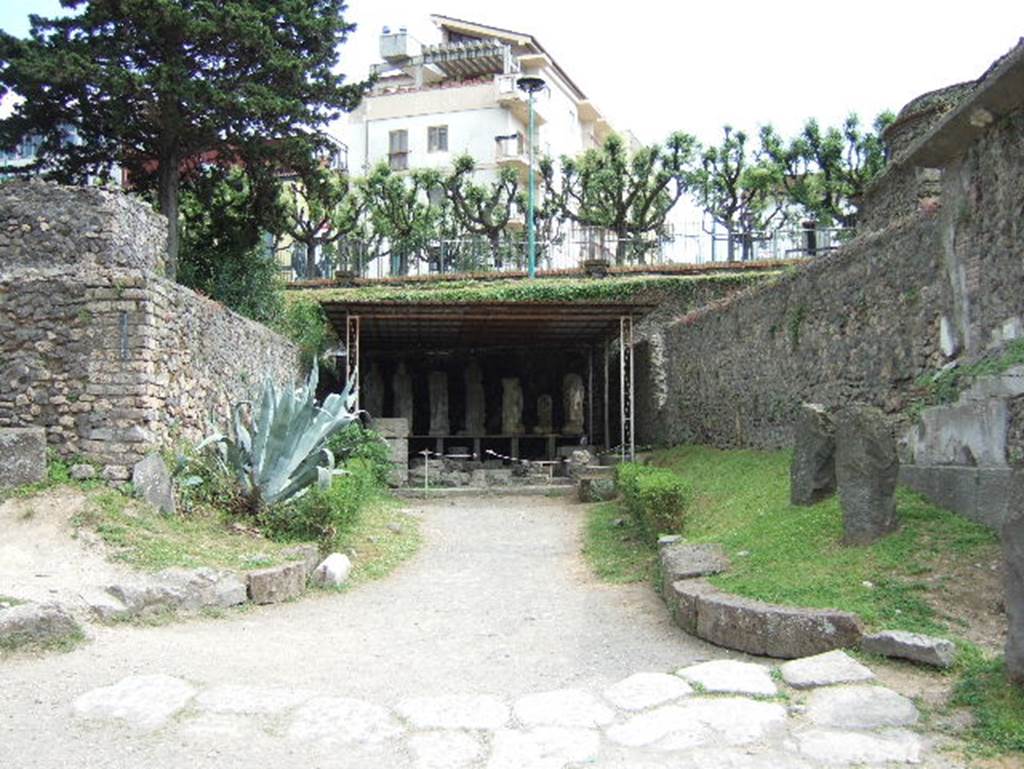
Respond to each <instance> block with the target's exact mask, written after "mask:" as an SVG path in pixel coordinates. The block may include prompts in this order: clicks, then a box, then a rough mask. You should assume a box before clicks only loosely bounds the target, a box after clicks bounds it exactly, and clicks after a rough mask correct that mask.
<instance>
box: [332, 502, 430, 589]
mask: <svg viewBox="0 0 1024 769" xmlns="http://www.w3.org/2000/svg"><path fill="white" fill-rule="evenodd" d="M421 542H422V537H421V535H420V528H419V521H418V520H417V519H416V518H414V517H413V516H411V515H407V514H405V513H403V512H402V511H401V504H400V503H399V502H398V501H397V500H395V499H393V498H391V497H387V496H378V497H376V498H374V499H373V500H371V501H370V502H369V503H368V504H367V505H366V506H365V507H364V508H363V511H362V514H361V515H360V516H359V520H358V521H357V522H356V523H355V525H354V526H353V527H352V528H351V529H350V530H349V531H347V532H346V533H345V535H344V538H343V539H342V541H341V543H340V545H341V550H342V551H344V552H348V553H349V554H350V555H351V557H352V576H351V578H350V579H349V581H348V582H347V583H346V585H345V587H346V588H348V587H354V586H356V585H361V584H363V583H365V582H371V581H372V580H375V579H381V578H382V577H386V576H387V575H388V574H390V573H391V572H392V571H394V570H395V568H397V567H398V565H399V564H400V563H402V562H403V561H405V560H407V559H409V558H411V557H412V556H413V554H414V553H415V552H416V551H417V550H418V549H419V546H420V543H421Z"/></svg>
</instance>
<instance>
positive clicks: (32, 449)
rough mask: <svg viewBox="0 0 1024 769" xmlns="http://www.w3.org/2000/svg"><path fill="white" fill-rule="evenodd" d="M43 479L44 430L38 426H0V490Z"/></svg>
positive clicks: (44, 475) (44, 460)
mask: <svg viewBox="0 0 1024 769" xmlns="http://www.w3.org/2000/svg"><path fill="white" fill-rule="evenodd" d="M45 479H46V431H45V430H43V428H41V427H0V488H4V487H15V486H24V485H26V484H29V483H39V482H40V481H43V480H45Z"/></svg>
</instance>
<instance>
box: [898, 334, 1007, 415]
mask: <svg viewBox="0 0 1024 769" xmlns="http://www.w3.org/2000/svg"><path fill="white" fill-rule="evenodd" d="M1020 365H1024V339H1015V340H1014V341H1012V342H1010V343H1009V344H1007V345H1006V346H1005V347H1003V348H1001V349H1000V350H998V351H996V352H994V353H989V354H987V355H985V356H984V357H983V358H980V359H979V360H977V361H975V362H974V363H968V364H965V365H963V366H956V367H954V368H950V369H946V370H944V371H938V372H936V373H934V374H925V375H923V376H921V377H919V378H918V380H917V381H916V382H915V383H914V384H915V388H916V391H917V397H916V398H914V400H913V401H911V404H910V408H909V410H910V412H911V413H912V414H914V415H917V414H920V412H921V410H922V409H924V408H927V407H928V406H937V405H941V404H944V403H953V402H954V401H956V400H957V399H958V398H959V397H960V393H962V392H963V391H964V390H966V389H967V388H968V387H970V386H971V384H972V383H973V382H974V381H975V380H976V379H978V378H979V377H983V376H992V375H995V374H1001V373H1003V372H1004V371H1006V370H1007V369H1009V368H1011V367H1013V366H1020Z"/></svg>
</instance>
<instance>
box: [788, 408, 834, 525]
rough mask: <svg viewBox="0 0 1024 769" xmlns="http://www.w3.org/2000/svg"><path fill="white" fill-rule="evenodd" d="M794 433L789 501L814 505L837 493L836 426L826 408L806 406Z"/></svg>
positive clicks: (800, 411)
mask: <svg viewBox="0 0 1024 769" xmlns="http://www.w3.org/2000/svg"><path fill="white" fill-rule="evenodd" d="M793 432H794V441H793V464H792V465H791V466H790V471H789V481H790V482H789V499H790V502H791V503H792V504H794V505H813V504H814V503H816V502H820V501H821V500H823V499H826V498H828V497H830V496H832V495H833V494H835V491H836V462H835V451H836V440H835V426H834V425H833V423H832V417H831V416H829V414H828V412H827V411H826V410H825V407H824V406H819V405H818V404H816V403H805V404H803V405H802V406H801V407H800V410H799V412H797V416H796V423H795V424H794V430H793Z"/></svg>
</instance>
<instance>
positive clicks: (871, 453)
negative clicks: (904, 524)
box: [835, 405, 899, 545]
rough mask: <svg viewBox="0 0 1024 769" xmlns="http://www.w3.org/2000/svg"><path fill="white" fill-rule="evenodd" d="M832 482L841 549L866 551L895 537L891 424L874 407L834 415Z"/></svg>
mask: <svg viewBox="0 0 1024 769" xmlns="http://www.w3.org/2000/svg"><path fill="white" fill-rule="evenodd" d="M835 422H836V482H837V486H838V488H839V503H840V506H841V507H842V510H843V543H844V544H847V545H867V544H871V543H872V542H874V541H876V540H877V539H879V538H880V537H883V536H885V535H886V534H888V533H890V532H892V531H894V530H895V529H896V528H897V527H898V525H899V521H898V519H897V517H896V499H895V493H896V482H897V479H898V476H899V460H898V459H897V456H896V441H895V439H894V438H893V432H892V426H891V424H890V423H889V419H888V418H887V417H886V416H885V414H883V413H882V412H881V411H880V410H879V409H876V408H874V407H872V406H861V405H853V406H847V407H845V408H843V409H840V411H839V412H838V413H837V414H836V417H835Z"/></svg>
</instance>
